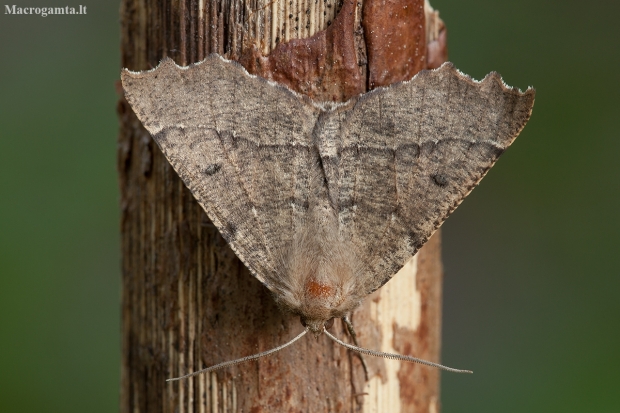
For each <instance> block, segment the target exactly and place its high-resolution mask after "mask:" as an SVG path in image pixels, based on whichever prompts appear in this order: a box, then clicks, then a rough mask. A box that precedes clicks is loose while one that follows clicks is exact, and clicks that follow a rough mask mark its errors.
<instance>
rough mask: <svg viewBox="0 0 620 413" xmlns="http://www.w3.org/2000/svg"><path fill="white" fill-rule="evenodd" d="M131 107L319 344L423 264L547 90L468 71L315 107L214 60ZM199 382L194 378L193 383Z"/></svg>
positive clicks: (444, 69) (169, 79)
mask: <svg viewBox="0 0 620 413" xmlns="http://www.w3.org/2000/svg"><path fill="white" fill-rule="evenodd" d="M121 77H122V84H123V88H124V91H125V97H126V98H127V101H128V102H129V103H130V105H131V107H132V108H133V110H134V112H135V113H136V115H137V116H138V119H139V120H140V121H141V122H142V123H143V125H144V126H145V128H146V129H147V130H148V131H149V132H150V134H151V135H152V136H153V138H154V139H155V141H156V142H157V144H158V145H159V147H160V148H161V150H162V152H163V153H164V155H165V157H166V158H167V159H168V161H169V162H170V163H171V165H172V166H173V168H174V169H175V171H176V172H177V173H178V175H179V176H180V177H181V179H182V180H183V182H184V183H185V185H187V187H188V188H189V189H190V191H191V192H192V194H193V195H194V197H195V198H196V200H197V201H198V203H199V204H200V205H201V206H202V207H203V208H204V210H205V211H206V213H207V215H208V216H209V218H210V219H211V221H212V222H213V224H214V225H215V226H216V227H217V228H218V230H219V231H220V233H221V235H222V236H223V237H224V239H225V240H226V241H227V242H228V244H229V245H230V247H231V248H232V249H233V251H234V252H235V253H236V254H237V256H238V257H239V259H240V260H241V261H242V262H243V263H244V264H245V265H246V266H247V267H248V268H249V270H250V272H251V273H252V275H253V276H254V277H256V278H257V279H258V280H260V281H261V282H262V283H263V284H264V285H265V286H266V287H267V288H268V289H269V290H270V291H271V292H272V294H273V297H274V298H275V300H276V301H277V303H278V304H279V305H280V307H281V308H283V309H285V310H288V311H291V312H292V313H294V314H296V315H298V316H299V317H300V319H301V322H302V324H303V325H304V326H305V330H304V332H303V333H301V334H300V335H299V336H297V337H296V338H294V339H293V340H292V341H290V342H289V343H287V344H285V345H283V346H280V347H277V348H275V349H273V350H270V351H267V352H264V353H260V354H257V355H253V356H248V357H245V358H242V359H239V360H234V361H231V362H226V363H222V364H219V365H216V366H213V367H210V368H208V369H205V370H203V371H200V372H204V371H211V370H215V369H217V368H222V367H226V366H229V365H231V364H236V363H239V362H242V361H247V360H251V359H255V358H258V357H263V356H265V355H269V354H272V353H273V352H275V351H278V350H280V349H282V348H284V347H286V346H288V345H290V344H292V343H293V342H294V341H296V340H297V339H299V338H300V337H301V336H303V335H304V334H305V333H306V332H311V333H312V334H314V335H315V336H319V335H320V334H323V333H325V334H326V335H328V336H329V337H330V338H332V339H333V340H335V341H337V342H338V343H339V344H342V345H344V346H346V347H347V348H349V349H352V350H355V351H358V352H362V353H365V354H370V355H380V356H386V357H392V358H398V359H401V360H405V361H414V362H421V363H424V364H427V365H430V366H435V367H439V368H443V369H445V370H450V371H457V372H468V371H467V370H458V369H451V368H449V367H445V366H441V365H438V364H436V363H432V362H427V361H424V360H419V359H416V358H414V357H409V356H400V355H393V354H386V353H381V352H374V351H372V350H367V349H363V348H360V347H358V346H356V345H355V346H354V345H351V344H347V343H345V342H342V341H340V340H339V339H337V338H336V337H334V336H332V335H331V334H330V333H329V332H327V330H326V329H325V326H326V324H327V323H329V322H330V320H333V319H334V318H343V319H344V320H345V322H346V321H347V320H348V319H347V318H346V317H347V315H348V314H350V312H351V311H352V310H354V309H355V308H356V307H357V306H359V304H360V302H361V301H362V300H363V299H364V297H366V296H367V295H369V294H370V293H372V292H373V291H375V290H377V289H378V288H380V287H381V286H382V285H384V284H385V283H386V282H388V281H389V280H390V278H391V277H392V276H393V275H394V274H395V273H396V272H397V271H398V270H399V269H400V268H401V267H402V266H403V265H404V264H405V262H406V261H407V260H408V259H409V258H410V257H411V256H413V255H414V254H415V253H416V252H417V251H418V250H419V249H420V248H421V247H422V246H423V245H424V243H425V242H426V241H427V240H428V239H429V237H430V236H431V235H432V234H433V233H434V232H435V231H436V230H437V228H439V226H440V225H441V224H442V223H443V222H444V220H445V219H446V218H447V217H448V216H449V215H450V214H451V213H452V211H454V210H455V208H456V207H457V206H458V205H459V204H460V203H461V201H462V200H463V199H464V198H465V197H466V196H467V194H468V193H469V192H470V191H471V190H472V189H473V188H474V187H475V186H476V185H477V184H478V182H480V180H481V179H482V177H483V176H484V175H485V174H486V173H487V171H488V170H489V169H490V168H491V167H492V166H493V164H494V163H495V161H496V160H497V159H498V157H499V156H500V155H501V154H502V152H503V151H504V150H505V149H506V148H507V147H508V146H509V145H510V144H511V143H512V142H513V141H514V139H515V138H516V137H517V135H518V134H519V133H520V132H521V130H522V129H523V127H524V126H525V124H526V122H527V121H528V119H529V118H530V114H531V111H532V106H533V104H534V95H535V91H534V89H532V88H528V89H527V90H526V91H525V92H521V91H519V90H518V89H515V88H511V87H508V86H506V85H505V84H504V82H503V81H502V79H501V77H500V76H499V75H498V74H497V73H491V74H489V75H487V76H486V77H485V78H484V80H482V81H480V82H477V81H474V80H472V79H471V78H470V77H468V76H466V75H464V74H462V73H461V72H459V71H458V70H457V69H456V68H455V67H454V66H453V65H452V64H450V63H445V64H444V65H442V66H441V67H440V68H438V69H436V70H430V71H422V72H420V73H418V74H417V75H416V76H415V77H413V78H412V79H411V80H410V81H406V82H401V83H398V84H394V85H391V86H389V87H385V88H378V89H375V90H373V91H371V92H368V93H366V94H363V95H361V96H358V97H355V98H353V99H350V100H349V101H347V102H345V103H331V102H324V103H319V102H313V101H311V100H310V99H309V98H307V97H305V96H302V95H300V94H297V93H295V92H293V91H291V90H289V89H287V88H286V87H284V86H280V85H278V84H276V83H273V82H270V81H267V80H265V79H262V78H259V77H256V76H253V75H250V74H248V73H247V72H246V71H245V69H244V68H243V67H242V66H240V65H239V64H237V63H235V62H231V61H227V60H225V59H224V58H222V57H221V56H218V55H211V56H209V57H208V58H207V59H205V60H204V61H202V62H200V63H196V64H193V65H191V66H188V67H179V66H177V65H176V64H175V63H174V62H173V61H172V60H171V59H164V60H163V61H162V62H161V63H160V65H159V66H158V67H157V68H155V69H153V70H151V71H147V72H139V73H135V72H130V71H129V70H123V72H122V74H121ZM200 372H195V373H192V374H189V375H187V376H183V377H182V378H184V377H189V376H191V375H194V374H198V373H200Z"/></svg>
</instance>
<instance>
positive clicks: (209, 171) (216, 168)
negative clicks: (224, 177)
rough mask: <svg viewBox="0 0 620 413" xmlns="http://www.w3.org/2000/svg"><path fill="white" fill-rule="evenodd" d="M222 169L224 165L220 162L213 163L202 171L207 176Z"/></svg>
mask: <svg viewBox="0 0 620 413" xmlns="http://www.w3.org/2000/svg"><path fill="white" fill-rule="evenodd" d="M220 169H222V165H220V164H219V163H212V164H211V165H208V166H207V167H206V168H205V169H204V170H203V171H202V172H203V173H204V174H205V175H207V176H212V175H215V174H216V173H218V172H219V170H220Z"/></svg>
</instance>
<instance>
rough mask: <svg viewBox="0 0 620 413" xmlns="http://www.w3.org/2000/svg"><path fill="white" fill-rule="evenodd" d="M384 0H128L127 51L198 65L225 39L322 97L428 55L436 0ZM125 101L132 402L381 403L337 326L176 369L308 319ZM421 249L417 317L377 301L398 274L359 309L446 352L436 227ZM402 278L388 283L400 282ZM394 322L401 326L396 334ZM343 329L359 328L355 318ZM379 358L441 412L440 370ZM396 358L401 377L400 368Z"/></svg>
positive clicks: (375, 339) (130, 407) (186, 408)
mask: <svg viewBox="0 0 620 413" xmlns="http://www.w3.org/2000/svg"><path fill="white" fill-rule="evenodd" d="M379 1H382V0H367V1H366V4H362V2H354V1H351V0H345V1H344V2H343V3H342V4H340V3H339V2H338V1H337V0H327V1H308V0H295V1H290V0H289V1H281V0H277V1H263V0H247V1H246V0H227V1H216V0H213V1H207V0H174V1H173V0H143V1H138V0H123V2H122V7H121V22H122V25H121V30H122V38H121V41H122V43H121V51H122V65H123V67H127V68H129V69H131V70H145V69H151V68H153V67H155V66H157V64H158V62H159V61H160V60H161V58H163V57H164V56H169V57H172V58H173V59H174V60H175V61H176V62H177V63H178V64H189V63H192V62H194V61H197V60H200V59H203V58H204V57H205V56H207V55H208V54H209V53H213V52H217V53H220V54H224V55H225V56H227V57H229V58H234V59H240V60H241V62H242V63H243V64H244V65H245V66H246V67H247V68H248V69H249V70H250V71H252V72H254V73H257V74H260V75H261V76H264V77H267V78H270V79H274V80H277V81H279V82H282V83H284V84H286V85H288V86H289V87H291V88H293V89H295V90H297V91H300V92H302V93H306V94H308V95H309V96H311V97H313V98H315V99H318V100H335V101H342V100H346V99H348V98H350V97H352V96H354V95H356V94H359V93H362V92H364V91H366V90H367V87H368V86H370V87H375V86H379V85H387V84H389V83H391V82H394V81H398V80H404V79H408V78H410V77H411V76H413V74H415V71H416V70H419V69H422V68H423V67H424V66H423V64H422V63H421V62H423V61H424V60H425V58H426V56H427V49H426V40H425V33H424V15H423V14H422V13H421V12H420V10H422V9H421V7H423V4H422V2H421V1H418V0H399V1H391V2H385V3H379ZM405 6H406V8H405ZM339 9H340V12H339V13H337V11H338V10H339ZM428 13H429V12H428V10H427V14H428ZM371 32H372V33H371ZM433 32H436V33H437V35H436V36H435V37H433V38H432V39H431V38H430V37H429V39H430V41H431V43H430V44H429V46H428V61H429V63H431V64H432V65H435V64H437V63H436V62H439V61H440V60H441V59H442V58H444V57H445V29H437V30H434V31H433ZM442 33H443V36H444V37H443V39H444V40H441V36H442ZM118 113H119V118H120V123H121V132H120V136H119V142H118V169H119V186H120V190H121V209H122V220H121V231H122V254H123V263H122V268H123V290H122V294H123V296H122V317H123V320H122V335H123V339H122V340H123V342H122V346H123V360H122V384H121V386H122V387H121V411H122V412H227V411H246V412H262V411H264V412H289V411H290V412H298V411H312V412H323V411H325V412H327V411H330V412H331V411H334V412H345V411H363V410H368V411H373V409H375V411H377V409H378V408H379V404H378V402H377V401H376V400H374V399H373V400H370V396H369V395H363V393H365V392H367V391H369V387H368V386H369V384H368V383H366V382H365V380H364V376H363V371H362V370H361V367H360V364H359V361H358V360H357V358H355V357H351V355H350V354H349V353H348V352H347V351H345V350H344V349H342V348H340V347H337V346H336V345H335V344H334V343H332V342H331V341H328V339H327V338H325V337H322V338H321V339H319V340H318V341H316V340H314V339H311V338H309V337H307V338H305V339H304V340H301V341H300V342H298V343H296V344H295V346H293V347H291V348H289V349H286V350H284V351H282V352H281V353H279V354H277V355H275V356H272V357H270V358H268V359H264V360H261V361H258V362H252V363H247V364H244V365H240V366H236V367H233V368H230V369H226V370H222V371H218V372H216V373H213V374H210V375H202V376H198V377H195V378H191V379H189V380H187V381H185V382H181V383H175V384H169V383H166V382H165V379H166V378H169V377H172V376H174V375H178V374H180V373H185V372H188V371H193V370H198V369H201V368H204V367H206V366H209V365H212V364H215V363H219V362H221V361H225V360H229V359H232V358H237V357H242V356H245V355H248V354H252V353H255V352H257V351H264V350H267V349H269V348H273V347H275V346H277V345H279V344H281V343H283V342H284V341H285V340H288V339H290V338H291V337H293V336H294V335H295V334H296V333H298V332H299V331H300V330H301V327H300V325H299V320H298V319H296V318H295V317H292V316H291V315H288V314H283V313H282V312H280V311H279V310H278V309H277V308H276V306H275V304H274V301H273V299H272V298H271V297H270V295H269V293H268V292H267V290H266V289H265V288H264V287H263V286H262V285H261V284H260V283H259V282H258V281H257V280H255V279H254V278H253V277H252V276H251V275H250V274H249V272H248V271H247V269H245V267H244V266H243V265H242V264H241V263H240V262H239V260H238V259H237V258H236V257H235V255H234V254H233V253H232V252H231V250H230V249H229V248H228V246H227V245H226V243H225V242H224V240H223V239H222V238H221V236H220V235H219V233H218V232H217V230H216V229H215V228H214V227H213V225H212V224H211V223H210V222H209V220H208V218H207V217H206V215H205V213H204V212H203V210H202V209H201V208H200V207H199V206H198V204H197V203H196V202H195V201H194V199H193V198H192V196H191V194H190V193H189V191H188V190H187V189H186V188H185V187H184V186H183V184H182V183H181V181H180V180H179V178H178V177H177V176H176V174H175V173H174V171H173V170H172V168H171V167H170V166H169V165H168V163H167V161H166V160H165V159H164V157H163V156H162V154H161V152H160V151H159V148H158V147H157V146H156V145H155V144H154V143H153V140H152V139H151V138H150V136H149V135H148V133H147V132H145V130H144V129H143V128H142V126H141V125H140V123H139V122H138V121H137V119H136V118H135V116H134V114H133V112H132V111H131V109H130V108H129V106H128V105H127V103H126V102H125V100H124V99H121V100H120V101H119V104H118ZM416 262H417V268H418V271H415V272H414V273H412V274H409V275H410V276H413V277H414V278H413V281H414V284H415V286H414V287H413V289H414V290H415V291H412V294H414V293H415V294H418V295H419V296H420V300H421V301H420V302H421V307H420V308H421V310H420V320H419V322H418V323H417V325H416V326H415V328H409V326H407V325H400V324H398V323H396V324H395V325H388V327H389V329H391V330H385V329H384V326H383V325H379V324H377V322H376V320H377V315H376V314H373V311H375V313H376V309H377V308H380V307H381V306H382V305H384V304H387V306H383V307H381V308H384V310H383V311H384V313H385V312H386V311H387V310H389V308H391V311H392V312H397V311H398V310H399V309H400V308H404V307H403V305H404V304H403V303H398V302H394V303H391V302H389V300H387V299H386V298H385V297H387V296H386V295H382V294H387V291H388V290H386V292H382V290H383V288H382V289H380V290H379V291H378V292H376V293H375V294H374V295H373V297H372V298H369V299H367V300H366V302H365V303H364V305H363V306H362V307H361V308H360V309H359V310H358V311H356V312H355V314H354V315H353V321H354V323H355V324H356V327H357V329H358V338H359V339H360V342H361V344H362V345H364V346H366V347H369V348H375V349H381V347H382V345H383V344H382V343H386V342H387V343H391V344H390V346H392V347H393V348H394V349H395V350H397V351H400V352H403V353H406V354H413V355H416V356H419V357H428V358H429V359H431V360H435V361H436V360H438V354H439V331H440V323H439V313H440V291H441V284H440V283H441V269H440V262H439V240H438V239H437V237H434V238H433V239H432V240H431V241H429V245H427V246H426V247H424V248H423V249H422V250H421V251H420V253H419V254H418V257H417V259H416ZM399 277H400V278H402V279H403V280H405V277H402V276H400V275H399ZM397 282H398V281H397V280H396V279H393V280H392V281H390V283H388V284H387V285H386V286H389V285H392V284H393V287H394V288H392V291H395V290H398V288H396V287H397V285H399V284H397ZM382 300H383V301H382ZM381 303H383V304H381ZM384 316H385V314H384ZM384 331H392V333H389V335H391V337H392V338H391V339H390V338H389V337H388V336H386V335H385V334H384ZM334 333H335V334H336V335H338V336H339V337H345V336H346V333H345V331H344V329H343V328H342V326H341V325H340V323H335V327H334ZM384 338H385V339H386V340H384ZM367 362H368V363H369V366H370V375H371V382H372V383H374V384H373V385H374V386H375V388H376V389H380V388H386V389H387V388H394V389H396V392H397V393H396V395H397V396H396V397H397V398H398V399H399V400H400V402H399V403H400V407H399V410H400V411H409V412H414V411H415V412H417V411H429V409H430V407H431V405H433V404H434V405H436V404H437V395H438V377H439V375H438V373H437V372H436V371H432V370H425V369H424V368H421V367H420V366H408V365H407V366H405V365H399V364H398V363H396V362H393V361H385V360H381V359H372V360H369V359H368V358H367ZM387 363H396V364H393V365H389V366H388V367H386V364H387ZM390 369H392V370H390ZM394 369H396V370H395V371H397V379H396V383H393V381H394V380H391V381H388V373H389V371H394ZM388 370H389V371H388ZM390 374H392V373H390ZM373 380H374V381H373ZM390 386H391V387H390ZM390 391H391V390H390ZM373 394H374V393H373ZM385 394H387V393H385ZM378 411H382V410H381V409H379V410H378ZM383 411H386V410H383ZM390 411H391V412H393V411H397V410H390Z"/></svg>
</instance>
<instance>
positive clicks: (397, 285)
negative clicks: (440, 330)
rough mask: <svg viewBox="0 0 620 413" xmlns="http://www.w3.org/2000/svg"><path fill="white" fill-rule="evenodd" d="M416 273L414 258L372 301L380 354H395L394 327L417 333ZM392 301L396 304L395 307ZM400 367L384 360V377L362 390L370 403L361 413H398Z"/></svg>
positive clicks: (418, 298) (419, 308) (373, 379)
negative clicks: (382, 352) (379, 339)
mask: <svg viewBox="0 0 620 413" xmlns="http://www.w3.org/2000/svg"><path fill="white" fill-rule="evenodd" d="M417 271H418V259H417V256H413V257H411V259H410V260H409V261H407V263H406V264H405V265H404V266H403V268H402V269H401V270H400V271H398V272H397V273H396V275H395V276H394V277H393V278H392V279H391V280H390V282H388V283H387V284H385V285H384V286H383V287H381V289H379V290H378V291H377V293H378V297H375V298H374V299H373V300H372V303H371V309H370V318H371V320H372V321H373V322H374V323H375V324H376V325H377V326H379V328H380V329H381V348H380V350H381V351H385V352H390V353H396V352H397V351H396V349H394V347H393V343H394V328H395V327H396V326H407V327H408V328H410V329H412V330H416V329H417V328H418V326H419V324H420V317H421V314H422V300H421V294H420V292H419V291H418V290H417V288H416V274H417ZM395 302H396V303H399V305H398V306H394V305H393V303H395ZM391 303H392V304H391ZM399 368H400V363H399V362H397V361H395V360H386V362H385V371H386V375H387V377H380V376H378V375H375V376H373V377H371V378H370V380H369V381H368V382H367V384H366V388H365V392H366V393H368V396H366V398H365V399H366V400H368V401H370V402H367V403H364V410H363V411H364V413H377V412H400V410H401V404H400V381H399V380H398V370H399Z"/></svg>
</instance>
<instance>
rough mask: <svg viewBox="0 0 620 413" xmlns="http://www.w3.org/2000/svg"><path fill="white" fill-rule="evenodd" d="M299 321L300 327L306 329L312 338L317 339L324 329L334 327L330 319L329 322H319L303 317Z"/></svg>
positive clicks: (318, 320)
mask: <svg viewBox="0 0 620 413" xmlns="http://www.w3.org/2000/svg"><path fill="white" fill-rule="evenodd" d="M299 321H301V325H302V326H304V327H306V328H307V329H308V331H310V332H311V333H312V334H313V335H314V337H316V338H317V339H318V338H319V336H320V335H321V334H322V333H323V331H324V330H325V329H328V328H330V327H331V326H333V325H334V319H333V318H330V319H329V320H320V319H307V318H305V317H304V316H300V317H299Z"/></svg>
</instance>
